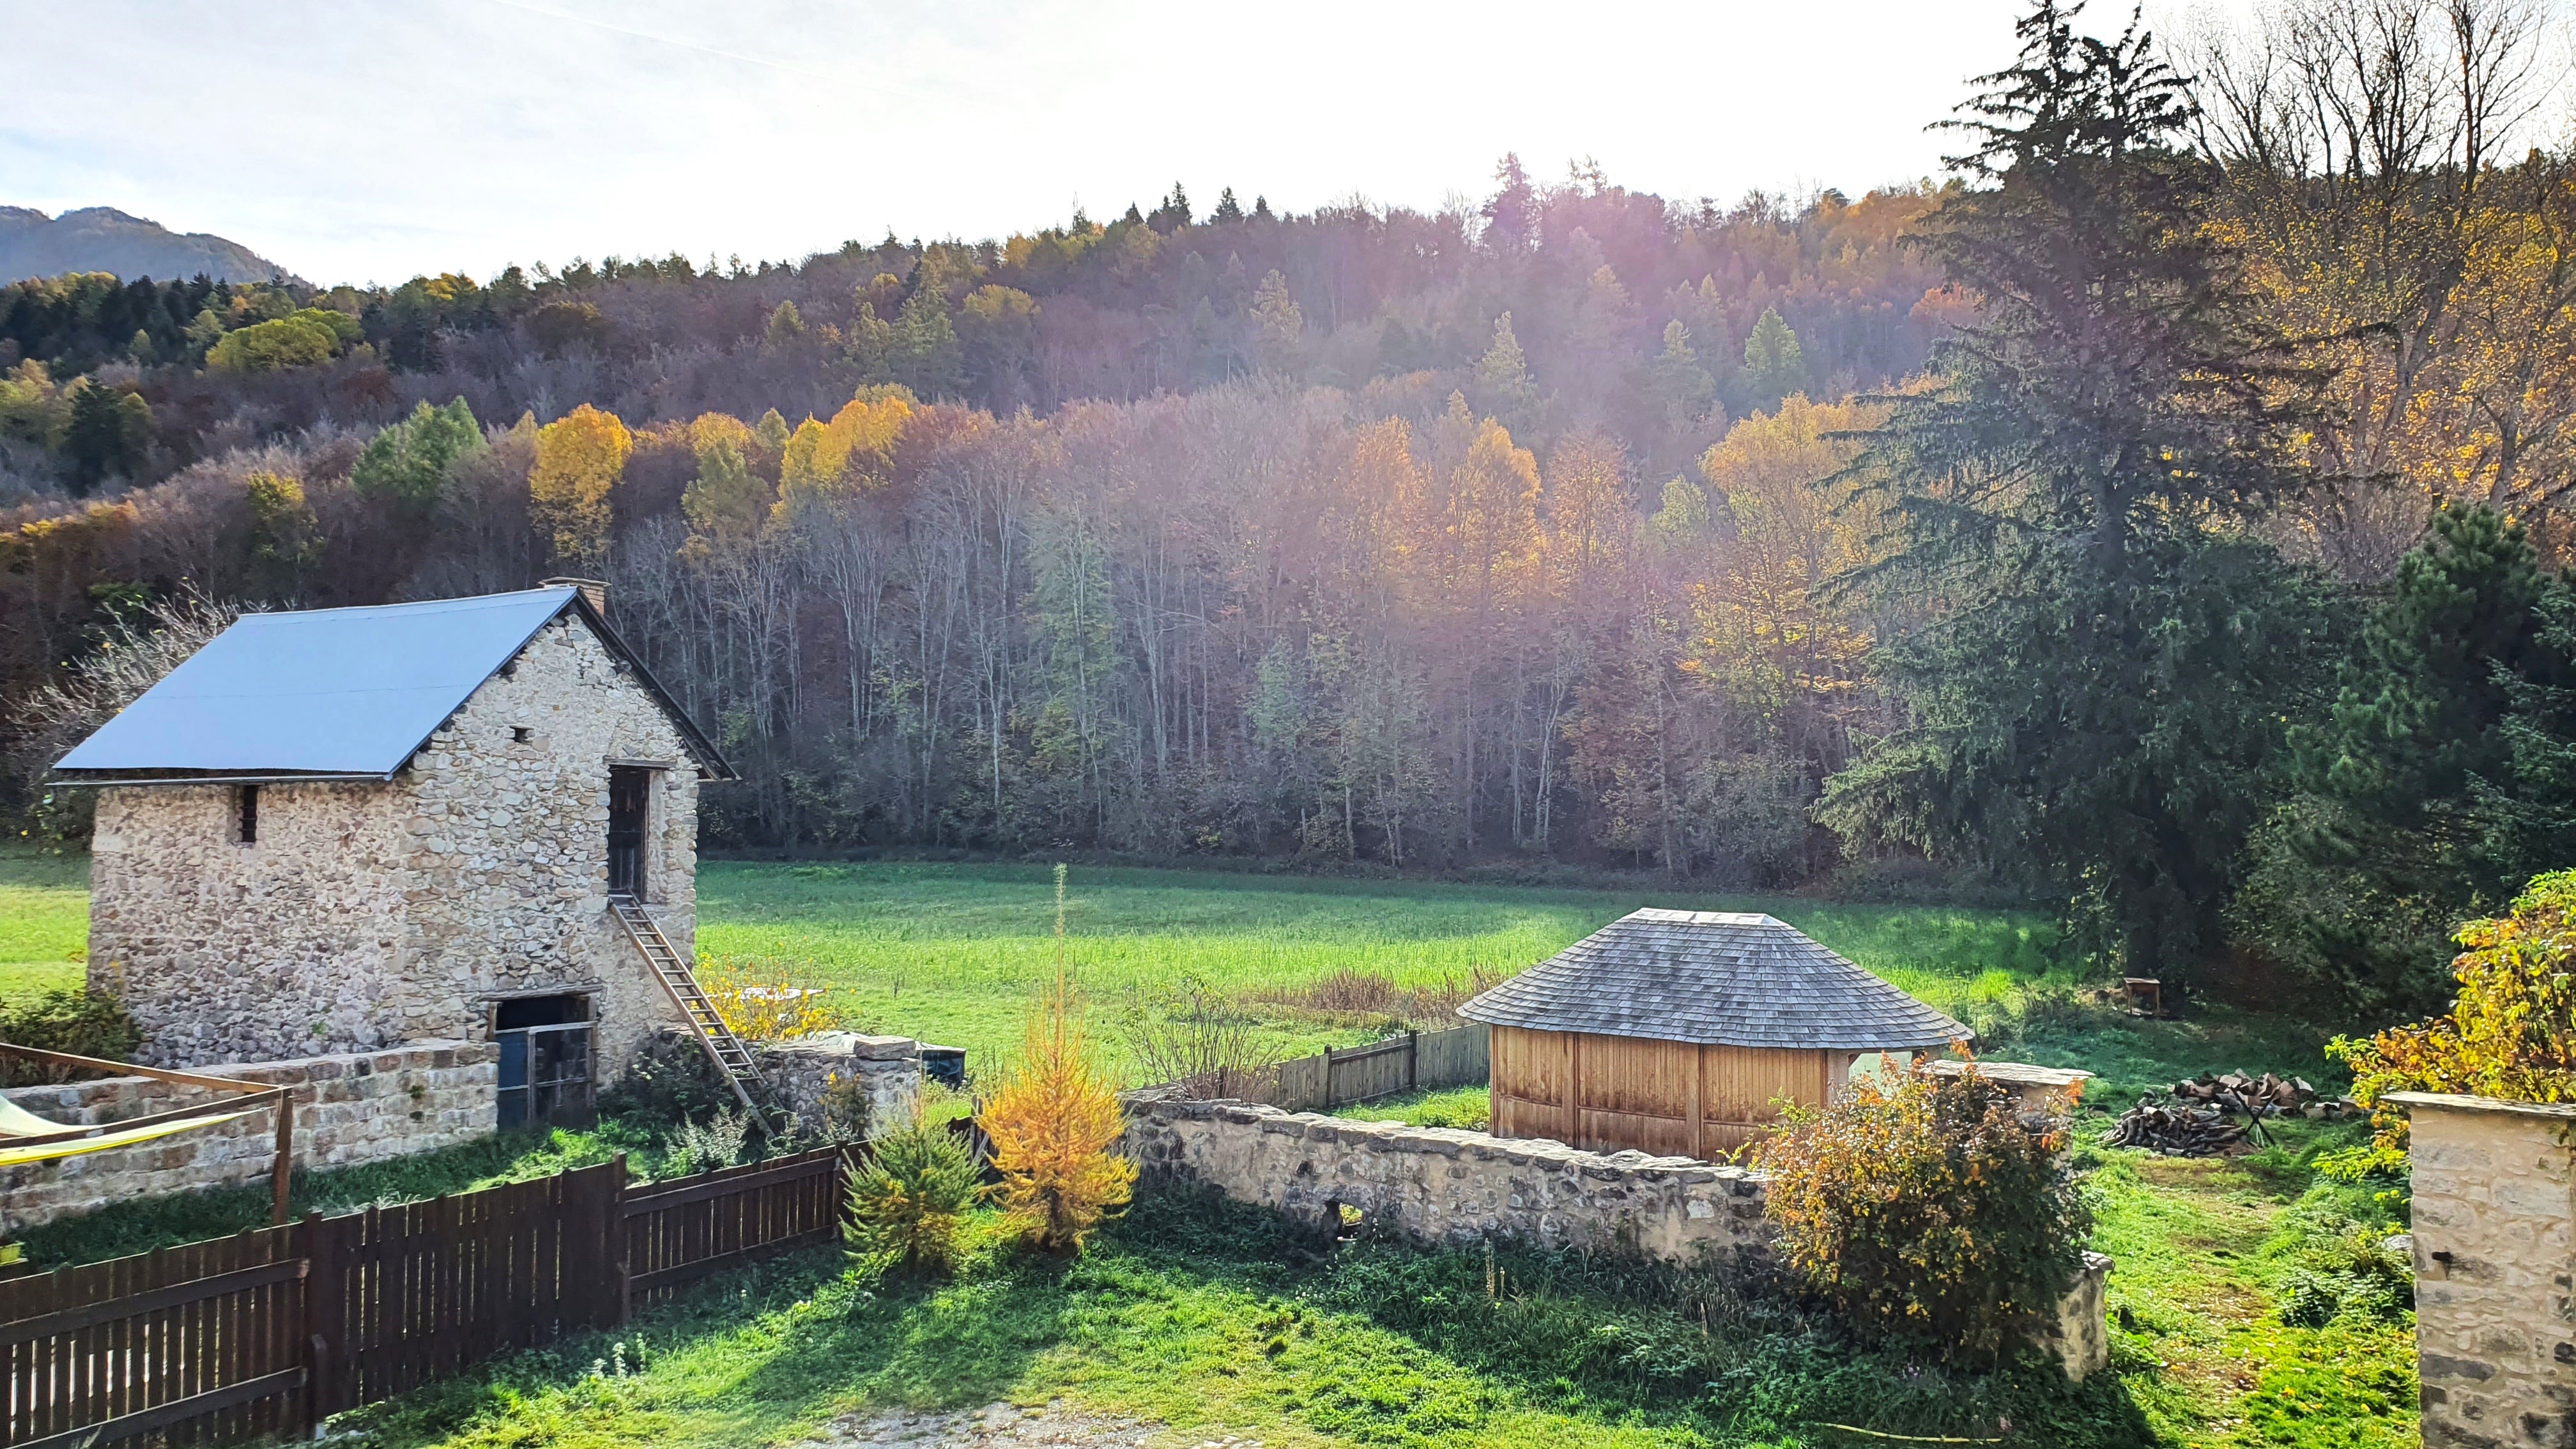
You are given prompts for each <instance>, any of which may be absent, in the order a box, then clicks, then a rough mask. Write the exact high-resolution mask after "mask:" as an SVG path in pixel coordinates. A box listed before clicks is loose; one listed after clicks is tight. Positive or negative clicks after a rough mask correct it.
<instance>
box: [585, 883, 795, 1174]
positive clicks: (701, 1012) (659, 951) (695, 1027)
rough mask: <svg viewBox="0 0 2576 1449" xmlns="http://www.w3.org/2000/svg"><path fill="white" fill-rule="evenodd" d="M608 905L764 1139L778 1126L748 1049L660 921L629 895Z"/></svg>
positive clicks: (613, 900) (611, 900)
mask: <svg viewBox="0 0 2576 1449" xmlns="http://www.w3.org/2000/svg"><path fill="white" fill-rule="evenodd" d="M608 905H609V909H611V910H613V911H615V912H616V913H617V920H618V923H619V924H621V925H623V926H624V927H626V935H627V937H628V939H630V940H632V941H634V943H635V949H636V950H638V951H641V952H643V953H644V959H645V960H646V961H649V962H651V963H652V965H653V974H654V975H655V976H656V977H659V978H660V979H661V982H662V989H663V990H664V991H666V992H668V993H670V996H671V1000H672V1002H673V1003H674V1004H676V1005H677V1006H678V1007H679V1008H680V1014H681V1015H682V1016H685V1017H687V1018H688V1020H689V1030H691V1031H693V1032H695V1033H696V1034H697V1038H698V1045H700V1046H702V1047H704V1048H706V1052H707V1060H709V1061H711V1062H713V1063H715V1064H716V1071H717V1072H718V1073H719V1074H720V1075H722V1076H723V1077H724V1079H725V1085H727V1086H729V1087H731V1088H733V1096H734V1100H735V1101H737V1102H740V1103H741V1104H742V1110H743V1111H744V1112H745V1113H747V1114H749V1115H750V1117H751V1120H752V1121H753V1122H754V1123H756V1124H758V1125H759V1127H760V1130H761V1132H762V1134H763V1135H769V1134H772V1133H774V1132H776V1130H777V1124H776V1123H774V1122H772V1121H771V1120H770V1116H769V1112H768V1109H767V1108H765V1107H763V1106H762V1105H761V1101H762V1099H763V1098H765V1097H766V1096H767V1095H768V1092H767V1091H766V1090H765V1089H764V1088H763V1087H762V1085H761V1081H760V1073H759V1072H758V1070H756V1069H755V1068H754V1067H753V1066H752V1062H751V1049H750V1048H749V1047H746V1046H744V1045H743V1044H742V1038H741V1037H738V1036H735V1035H734V1034H733V1028H732V1027H729V1026H727V1025H725V1023H724V1017H723V1016H721V1015H719V1014H718V1013H717V1011H716V1004H715V1003H714V1002H712V1001H709V1000H708V999H707V993H706V992H705V991H704V990H702V989H701V988H700V987H699V986H698V978H697V975H696V973H694V972H692V971H691V970H690V969H689V963H688V962H686V961H684V960H682V959H681V958H680V953H679V951H678V950H676V949H675V948H674V947H673V946H672V945H671V938H670V937H668V936H665V935H663V934H662V926H661V923H660V922H658V921H656V920H654V919H653V913H652V912H650V911H648V910H646V909H644V903H643V902H641V901H639V900H637V899H635V898H634V897H633V896H626V895H617V896H610V897H609V898H608Z"/></svg>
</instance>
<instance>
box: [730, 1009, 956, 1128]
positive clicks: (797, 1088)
mask: <svg viewBox="0 0 2576 1449" xmlns="http://www.w3.org/2000/svg"><path fill="white" fill-rule="evenodd" d="M753 1051H754V1055H755V1058H756V1060H757V1062H758V1065H759V1070H760V1076H761V1080H763V1081H764V1082H766V1083H768V1084H769V1090H770V1093H771V1096H772V1100H773V1101H774V1102H775V1103H776V1104H777V1106H778V1107H779V1108H780V1109H782V1110H784V1111H787V1112H792V1113H794V1114H795V1115H796V1119H797V1124H798V1130H800V1131H803V1132H808V1133H815V1134H820V1135H823V1136H830V1137H841V1138H858V1137H874V1136H877V1135H878V1134H880V1133H883V1132H886V1131H888V1130H890V1129H892V1128H895V1127H899V1126H901V1125H903V1124H905V1123H907V1122H910V1121H912V1120H913V1119H914V1118H916V1117H918V1116H919V1115H920V1114H921V1043H919V1042H917V1041H914V1040H913V1039H912V1038H911V1037H908V1036H867V1035H864V1034H862V1033H859V1032H855V1031H826V1032H819V1033H817V1034H815V1035H813V1036H800V1037H797V1038H795V1039H793V1040H791V1041H781V1042H770V1043H767V1044H765V1045H762V1046H759V1047H755V1048H754V1049H753Z"/></svg>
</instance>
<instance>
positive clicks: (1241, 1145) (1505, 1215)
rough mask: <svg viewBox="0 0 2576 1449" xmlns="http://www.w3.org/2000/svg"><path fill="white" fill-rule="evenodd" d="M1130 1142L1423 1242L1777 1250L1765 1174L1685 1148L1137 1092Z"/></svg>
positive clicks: (1236, 1182) (1237, 1183)
mask: <svg viewBox="0 0 2576 1449" xmlns="http://www.w3.org/2000/svg"><path fill="white" fill-rule="evenodd" d="M1123 1150H1124V1151H1125V1152H1126V1153H1127V1155H1129V1156H1131V1157H1133V1158H1134V1159H1135V1160H1136V1161H1137V1163H1138V1165H1139V1166H1140V1167H1141V1168H1142V1169H1143V1170H1144V1172H1146V1173H1147V1174H1149V1175H1153V1176H1158V1177H1162V1178H1165V1179H1171V1180H1180V1181H1189V1182H1197V1183H1203V1184H1205V1185H1207V1186H1209V1187H1212V1188H1215V1189H1217V1190H1218V1191H1220V1192H1222V1193H1224V1194H1225V1195H1226V1196H1228V1197H1230V1198H1233V1199H1235V1200H1236V1201H1238V1202H1248V1203H1257V1204H1259V1205H1261V1206H1263V1207H1268V1208H1273V1209H1276V1210H1278V1211H1279V1212H1282V1213H1285V1214H1286V1215H1288V1216H1289V1217H1291V1218H1295V1219H1298V1220H1301V1221H1304V1222H1310V1223H1315V1224H1317V1225H1325V1224H1328V1223H1330V1222H1331V1221H1332V1220H1333V1214H1332V1210H1333V1208H1335V1207H1337V1206H1338V1207H1349V1208H1356V1209H1358V1210H1359V1212H1360V1213H1361V1214H1362V1216H1363V1217H1364V1218H1365V1219H1366V1220H1367V1221H1368V1222H1371V1223H1376V1224H1379V1225H1381V1226H1384V1227H1388V1228H1391V1229H1393V1230H1395V1231H1396V1232H1398V1233H1400V1234H1402V1235H1403V1236H1406V1237H1410V1238H1414V1239H1416V1240H1419V1241H1422V1242H1430V1243H1439V1242H1461V1241H1474V1240H1477V1239H1481V1238H1485V1237H1510V1238H1520V1239H1524V1240H1527V1241H1530V1242H1535V1243H1540V1244H1543V1245H1545V1246H1547V1247H1551V1248H1572V1247H1623V1248H1626V1249H1628V1250H1630V1251H1634V1252H1638V1253H1642V1254H1644V1255H1645V1256H1647V1257H1651V1258H1660V1259H1664V1260H1667V1261H1671V1262H1688V1261H1690V1260H1692V1259H1694V1258H1696V1257H1698V1256H1700V1255H1701V1254H1703V1253H1716V1254H1720V1255H1728V1254H1732V1253H1734V1252H1735V1251H1736V1250H1739V1249H1741V1250H1750V1251H1754V1252H1768V1251H1769V1243H1770V1231H1769V1227H1768V1225H1767V1224H1766V1223H1765V1222H1764V1221H1763V1217H1762V1178H1761V1177H1760V1175H1759V1174H1756V1173H1752V1172H1748V1171H1746V1170H1744V1169H1743V1168H1740V1167H1722V1166H1716V1165H1712V1164H1710V1163H1706V1162H1697V1161H1693V1160H1692V1159H1690V1158H1686V1157H1648V1156H1647V1155H1645V1154H1644V1153H1642V1152H1615V1153H1607V1154H1605V1153H1598V1152H1578V1151H1576V1150H1575V1149H1573V1148H1570V1147H1567V1146H1564V1145H1563V1144H1561V1143H1556V1142H1549V1141H1546V1140H1543V1139H1534V1138H1512V1139H1506V1138H1500V1137H1489V1136H1486V1135H1485V1134H1484V1133H1481V1132H1459V1131H1452V1130H1448V1129H1445V1128H1435V1127H1406V1126H1402V1125H1400V1124H1397V1123H1392V1122H1360V1121H1353V1120H1350V1119H1348V1118H1342V1117H1323V1116H1317V1115H1316V1114H1314V1113H1311V1112H1296V1113H1290V1112H1282V1111H1280V1110H1279V1109H1278V1108H1276V1107H1262V1106H1254V1105H1249V1104H1246V1103H1240V1102H1148V1101H1138V1102H1132V1103H1131V1104H1130V1106H1129V1108H1128V1118H1127V1137H1126V1141H1125V1146H1124V1148H1123Z"/></svg>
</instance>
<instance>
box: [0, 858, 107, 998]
mask: <svg viewBox="0 0 2576 1449" xmlns="http://www.w3.org/2000/svg"><path fill="white" fill-rule="evenodd" d="M88 958H89V857H88V856H86V855H46V854H39V853H37V852H34V851H28V850H18V849H7V850H0V1000H7V999H8V998H11V997H17V996H32V995H34V994H36V993H38V992H41V991H44V990H47V989H49V988H52V987H56V986H78V985H79V984H80V982H81V972H82V970H83V968H82V966H81V963H82V962H83V961H85V960H87V959H88Z"/></svg>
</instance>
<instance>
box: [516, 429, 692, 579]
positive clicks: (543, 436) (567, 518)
mask: <svg viewBox="0 0 2576 1449" xmlns="http://www.w3.org/2000/svg"><path fill="white" fill-rule="evenodd" d="M736 426H740V425H739V424H736ZM634 451H635V438H634V435H633V434H631V433H629V432H627V431H626V424H625V423H623V422H621V421H620V420H619V419H618V416H617V415H616V414H615V413H604V412H601V411H600V410H599V409H597V408H595V407H592V406H591V405H590V404H588V403H583V404H582V405H581V406H580V407H577V408H574V409H573V410H572V411H571V412H569V413H567V414H565V415H564V416H563V417H561V418H559V419H557V420H555V421H554V422H551V423H548V424H546V425H545V426H544V427H542V428H539V429H537V461H536V465H535V466H534V467H533V468H531V469H530V470H529V472H528V512H529V514H530V515H531V516H532V517H533V518H534V520H535V522H536V525H537V528H538V529H539V531H541V532H542V533H544V534H545V535H546V536H547V537H548V538H549V539H550V540H551V541H552V544H553V547H554V554H555V558H556V559H557V561H559V562H561V563H563V564H565V565H567V566H570V567H573V568H577V569H581V570H583V571H585V572H592V571H596V570H598V569H599V568H601V567H602V566H604V565H605V564H606V563H607V561H608V525H609V521H610V513H609V501H608V496H609V493H610V492H611V491H612V490H613V489H615V488H616V486H617V480H618V478H619V477H620V476H621V475H622V474H624V473H625V471H626V459H627V457H628V455H629V454H631V453H633V452H634Z"/></svg>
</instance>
